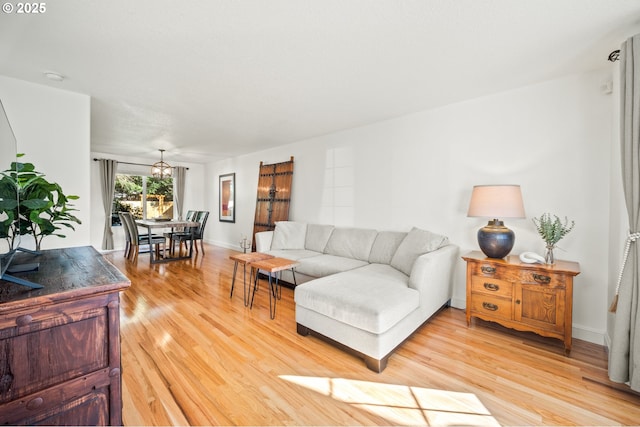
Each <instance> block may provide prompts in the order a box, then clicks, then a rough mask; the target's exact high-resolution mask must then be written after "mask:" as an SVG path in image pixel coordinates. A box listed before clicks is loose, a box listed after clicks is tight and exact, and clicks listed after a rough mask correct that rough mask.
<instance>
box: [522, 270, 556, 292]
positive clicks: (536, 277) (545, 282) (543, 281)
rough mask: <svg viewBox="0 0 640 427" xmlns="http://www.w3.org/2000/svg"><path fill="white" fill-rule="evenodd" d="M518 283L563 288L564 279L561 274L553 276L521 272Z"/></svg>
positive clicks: (527, 271) (546, 273) (537, 272)
mask: <svg viewBox="0 0 640 427" xmlns="http://www.w3.org/2000/svg"><path fill="white" fill-rule="evenodd" d="M520 281H521V282H522V283H523V284H527V285H533V284H535V285H542V286H548V287H550V288H564V287H565V277H564V276H563V275H561V274H553V273H548V272H545V271H532V270H522V271H521V272H520Z"/></svg>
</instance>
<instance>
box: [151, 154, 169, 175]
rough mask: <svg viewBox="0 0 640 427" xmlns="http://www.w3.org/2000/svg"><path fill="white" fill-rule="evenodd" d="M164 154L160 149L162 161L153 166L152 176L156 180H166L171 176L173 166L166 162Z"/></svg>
mask: <svg viewBox="0 0 640 427" xmlns="http://www.w3.org/2000/svg"><path fill="white" fill-rule="evenodd" d="M163 154H164V150H163V149H160V161H159V162H155V163H154V164H153V166H151V175H152V176H153V177H154V178H158V179H165V178H168V177H170V176H171V166H169V164H168V163H167V162H165V161H164V157H163Z"/></svg>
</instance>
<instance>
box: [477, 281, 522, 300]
mask: <svg viewBox="0 0 640 427" xmlns="http://www.w3.org/2000/svg"><path fill="white" fill-rule="evenodd" d="M471 292H477V293H486V294H490V295H495V296H499V297H504V298H509V299H510V298H511V296H512V295H513V285H512V284H511V283H510V282H507V281H506V280H500V279H496V278H492V277H483V276H471Z"/></svg>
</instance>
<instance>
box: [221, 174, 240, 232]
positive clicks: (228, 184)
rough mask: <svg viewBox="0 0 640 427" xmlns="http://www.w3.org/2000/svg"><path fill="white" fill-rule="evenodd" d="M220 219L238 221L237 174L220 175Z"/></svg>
mask: <svg viewBox="0 0 640 427" xmlns="http://www.w3.org/2000/svg"><path fill="white" fill-rule="evenodd" d="M219 180H220V221H221V222H236V206H235V205H236V191H235V189H236V174H235V173H228V174H226V175H220V176H219Z"/></svg>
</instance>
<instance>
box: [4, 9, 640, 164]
mask: <svg viewBox="0 0 640 427" xmlns="http://www.w3.org/2000/svg"><path fill="white" fill-rule="evenodd" d="M14 3H15V2H14ZM639 29H640V0H615V1H613V0H415V1H406V0H224V1H223V0H208V1H204V0H183V1H177V0H55V1H47V2H46V12H45V13H43V14H40V15H17V14H15V13H12V14H6V13H0V74H3V75H6V76H9V77H14V78H18V79H22V80H27V81H31V82H36V83H39V84H44V85H48V86H52V87H57V88H61V89H65V90H70V91H74V92H80V93H84V94H88V95H90V96H91V149H92V151H97V152H103V153H113V154H123V155H129V156H133V157H150V158H153V157H157V155H158V151H157V150H158V149H159V148H164V149H166V150H167V152H166V153H165V160H168V161H171V160H174V161H186V162H204V161H208V160H215V159H220V158H227V157H230V156H236V155H240V154H243V153H247V152H253V151H259V150H262V149H266V148H268V147H272V146H277V145H283V144H287V143H291V142H295V141H299V140H303V139H307V138H311V137H314V136H318V135H323V134H327V133H331V132H335V131H338V130H341V129H346V128H351V127H356V126H361V125H365V124H367V123H372V122H376V121H380V120H384V119H388V118H392V117H397V116H401V115H404V114H408V113H411V112H415V111H420V110H424V109H428V108H432V107H436V106H440V105H445V104H448V103H452V102H456V101H460V100H463V99H469V98H474V97H477V96H482V95H484V94H488V93H493V92H498V91H502V90H506V89H510V88H515V87H519V86H523V85H528V84H532V83H536V82H539V81H542V80H546V79H550V78H554V77H557V76H562V75H566V74H570V73H575V72H581V71H583V70H590V69H597V68H602V67H606V66H607V62H606V59H607V56H608V54H609V53H610V52H611V51H612V50H614V49H618V48H619V46H620V42H621V41H622V40H623V39H624V38H625V37H628V36H630V35H632V34H633V32H634V31H636V30H639ZM636 32H637V31H636ZM44 71H55V72H57V73H60V74H62V75H63V76H65V80H64V81H63V82H52V81H49V80H46V79H45V78H44V77H43V72H44Z"/></svg>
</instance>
